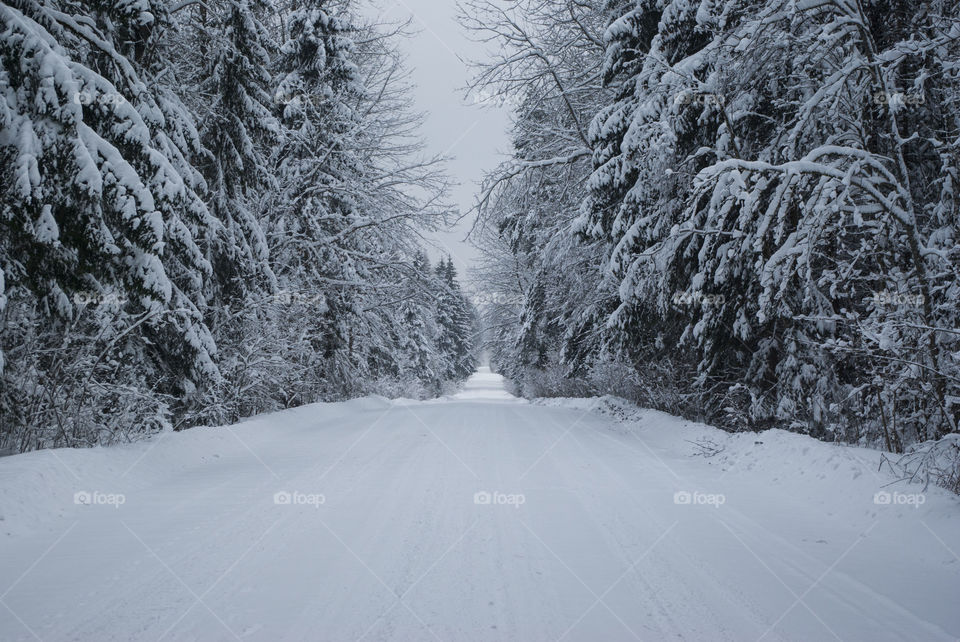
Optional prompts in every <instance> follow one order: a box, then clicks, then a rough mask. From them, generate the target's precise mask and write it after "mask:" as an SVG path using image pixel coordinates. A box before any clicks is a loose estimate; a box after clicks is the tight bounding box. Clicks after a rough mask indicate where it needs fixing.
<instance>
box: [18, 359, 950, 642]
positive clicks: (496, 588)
mask: <svg viewBox="0 0 960 642" xmlns="http://www.w3.org/2000/svg"><path fill="white" fill-rule="evenodd" d="M601 411H603V412H601ZM611 412H612V414H611ZM623 414H624V412H623V409H622V408H618V407H617V404H616V403H615V402H614V401H612V400H610V399H595V400H553V401H550V402H543V403H534V404H530V403H525V402H523V401H521V400H518V399H515V398H512V397H510V396H509V395H508V394H506V393H505V392H504V391H503V388H502V385H501V382H500V380H499V378H498V377H497V376H496V375H493V374H490V373H489V371H485V372H481V373H479V374H477V375H475V376H474V378H472V379H471V380H470V382H469V383H468V384H467V386H466V388H465V389H464V391H463V392H462V393H461V394H459V395H456V396H454V397H450V398H445V399H442V400H436V401H432V402H422V403H421V402H415V401H409V400H398V401H393V402H392V401H389V400H387V399H382V398H367V399H360V400H355V401H351V402H346V403H338V404H315V405H311V406H306V407H303V408H298V409H294V410H288V411H285V412H280V413H275V414H271V415H267V416H261V417H257V418H254V419H251V420H249V421H245V422H243V423H240V424H238V425H235V426H231V427H228V428H201V429H194V430H190V431H187V432H183V433H176V434H166V435H161V436H159V437H157V438H155V439H153V440H151V441H149V442H145V443H136V444H131V445H129V446H125V447H114V448H107V449H93V450H56V451H44V452H35V453H30V454H26V455H19V456H15V457H8V458H5V459H0V516H2V521H0V591H2V593H0V640H29V639H36V638H39V639H43V640H96V641H105V640H132V639H137V640H139V639H148V640H158V639H166V640H220V639H223V640H229V639H235V638H241V639H250V640H269V641H274V640H284V639H286V640H300V639H310V640H332V641H341V640H345V641H350V640H361V639H362V640H428V639H438V640H444V641H447V640H450V641H462V640H524V641H526V642H536V641H539V640H589V641H596V640H604V641H609V640H632V639H641V640H663V639H667V638H671V639H687V640H760V639H764V640H781V639H785V640H829V639H835V638H836V639H842V640H872V641H875V640H949V639H954V640H955V639H957V638H958V637H960V558H958V557H957V554H958V553H960V503H958V501H957V499H956V498H954V497H952V496H949V495H947V494H946V493H944V492H941V491H939V490H937V489H928V490H927V491H926V492H925V493H923V494H919V493H920V489H919V488H918V487H905V486H902V485H893V486H887V484H889V483H890V482H891V480H892V477H891V475H890V474H889V473H888V472H887V471H885V470H881V471H878V470H877V468H878V463H879V461H880V453H877V452H875V451H867V450H860V449H854V448H843V447H836V446H832V445H828V444H823V443H819V442H816V441H813V440H811V439H808V438H805V437H802V436H798V435H794V434H789V433H786V432H781V431H770V432H767V433H764V434H762V435H753V434H749V435H727V434H725V433H722V432H720V431H717V430H715V429H712V428H709V427H706V426H701V425H696V424H692V423H689V422H686V421H683V420H680V419H677V418H675V417H671V416H669V415H665V414H662V413H657V412H652V411H634V412H632V413H627V415H628V416H627V417H626V419H624V418H623V417H618V416H617V415H623ZM705 440H712V442H713V443H714V444H715V445H716V447H717V448H718V449H722V450H721V452H719V453H718V454H716V455H714V456H712V457H708V458H707V457H698V456H692V454H693V453H695V452H698V450H699V449H698V448H697V447H695V446H694V445H693V444H692V443H691V442H704V441H705ZM78 493H79V495H77V494H78ZM877 493H881V494H880V495H876V494H877ZM75 501H79V502H81V503H75ZM887 501H889V503H886V502H887ZM84 502H85V503H84Z"/></svg>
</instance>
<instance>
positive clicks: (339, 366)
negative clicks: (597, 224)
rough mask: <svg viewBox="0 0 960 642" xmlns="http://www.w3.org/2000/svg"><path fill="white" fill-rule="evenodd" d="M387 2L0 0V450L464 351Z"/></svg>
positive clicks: (415, 377) (352, 380)
mask: <svg viewBox="0 0 960 642" xmlns="http://www.w3.org/2000/svg"><path fill="white" fill-rule="evenodd" d="M403 28H404V26H403V25H390V24H377V23H376V22H375V21H372V20H368V19H365V18H363V17H362V16H361V15H359V13H358V12H357V10H356V7H353V6H351V4H350V2H349V1H348V0H299V1H293V0H204V1H202V2H201V1H197V0H182V1H175V2H167V1H165V0H4V2H0V94H2V97H0V451H5V452H22V451H27V450H32V449H37V448H44V447H56V446H85V445H93V444H103V443H109V442H114V441H118V440H127V439H132V438H134V437H136V436H139V435H144V434H151V433H154V432H157V431H160V430H165V429H170V428H175V429H179V428H183V427H189V426H192V425H197V424H208V425H209V424H225V423H230V422H234V421H236V420H237V419H239V418H241V417H244V416H248V415H251V414H254V413H257V412H262V411H268V410H275V409H280V408H285V407H289V406H292V405H298V404H303V403H309V402H313V401H318V400H336V399H343V398H347V397H351V396H356V395H360V394H366V393H383V394H390V395H394V396H395V395H405V396H414V397H423V396H429V395H436V394H439V393H440V392H442V391H443V390H444V389H445V388H446V387H448V386H449V385H451V384H453V383H455V382H457V381H458V380H461V379H463V378H464V377H465V376H467V375H468V374H469V373H470V372H472V371H473V369H474V365H475V364H474V361H475V359H474V356H473V346H472V344H473V337H474V336H475V334H476V320H475V314H474V311H473V309H472V307H471V305H470V304H469V302H468V301H467V300H466V298H465V297H464V295H463V294H462V293H461V291H460V285H459V283H458V280H457V275H456V272H455V270H454V267H453V264H452V262H451V261H449V260H442V261H441V262H440V264H439V265H437V266H436V267H433V266H431V265H430V263H429V261H428V259H427V256H426V254H425V253H424V251H423V249H422V248H421V243H420V241H421V238H422V234H423V233H424V232H425V231H428V230H430V229H433V228H434V227H435V226H436V225H439V224H442V223H443V222H444V220H445V219H446V217H447V215H448V211H449V208H448V207H447V206H446V205H445V193H446V188H447V179H446V177H445V176H444V174H443V172H442V171H441V167H440V165H439V162H440V159H432V158H427V157H425V156H424V155H423V153H422V150H421V145H420V141H419V138H418V136H419V134H418V127H419V125H420V119H419V116H418V115H417V114H415V113H413V112H412V111H411V105H410V100H409V98H408V86H407V80H406V73H405V71H404V69H403V65H402V60H401V56H400V55H399V53H398V50H397V48H396V39H397V37H398V36H400V35H402V33H401V32H402V31H403Z"/></svg>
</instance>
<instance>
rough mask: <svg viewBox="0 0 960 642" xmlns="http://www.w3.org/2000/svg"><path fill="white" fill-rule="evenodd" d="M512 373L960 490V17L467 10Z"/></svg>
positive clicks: (751, 6) (918, 6)
mask: <svg viewBox="0 0 960 642" xmlns="http://www.w3.org/2000/svg"><path fill="white" fill-rule="evenodd" d="M461 14H462V15H461V21H462V22H463V24H464V25H465V26H466V27H467V28H468V29H469V30H470V31H471V33H472V34H473V36H474V37H475V38H476V39H477V40H480V41H482V42H485V43H488V44H490V45H491V47H490V49H491V51H494V52H496V55H495V56H494V57H493V59H492V60H483V61H478V62H477V63H476V64H475V67H474V76H473V81H472V83H471V87H472V89H473V90H475V91H484V92H486V93H487V94H489V95H495V96H501V97H504V99H505V100H506V99H509V100H511V101H513V102H514V103H515V104H516V105H517V108H516V110H515V115H514V121H513V122H514V125H513V130H512V139H513V145H514V152H513V155H512V157H511V158H509V159H508V160H507V161H506V162H504V163H503V164H502V165H501V166H500V167H498V168H496V169H495V170H494V171H492V172H490V173H489V174H488V176H487V178H486V180H485V182H484V185H483V189H482V191H481V193H480V196H479V204H478V212H479V217H478V220H477V222H476V224H475V228H474V231H473V236H474V238H475V239H476V242H477V243H478V245H479V246H480V247H481V248H482V250H483V260H482V263H481V265H480V267H479V268H478V274H479V275H480V277H481V281H482V282H484V283H486V284H488V287H490V288H493V289H495V290H496V291H497V292H501V293H503V294H502V296H499V297H497V298H496V299H495V301H494V302H493V303H491V304H490V305H488V306H485V308H484V310H483V316H484V322H485V325H486V327H487V328H488V329H489V333H490V334H489V337H488V340H489V342H490V348H491V354H492V362H493V363H494V364H495V365H496V366H497V367H498V368H499V369H500V371H501V372H503V373H504V374H505V375H506V376H507V377H509V379H510V380H511V381H512V385H513V389H514V390H515V391H516V392H518V393H519V394H523V395H525V396H530V397H537V396H588V395H592V394H614V395H619V396H622V397H627V398H629V399H632V400H634V401H637V402H639V403H640V404H641V405H643V406H646V407H652V408H657V409H661V410H664V411H667V412H670V413H671V414H679V415H682V416H684V417H688V418H693V419H698V420H702V421H706V422H708V423H712V424H713V425H717V426H720V427H723V428H725V429H727V430H732V431H740V430H762V429H766V428H770V427H779V428H786V429H788V430H791V431H795V432H800V433H804V434H808V435H811V436H814V437H817V438H820V439H824V440H829V441H839V442H844V443H855V444H860V445H870V446H874V447H879V448H883V449H885V450H887V451H889V452H894V453H908V454H910V455H911V456H913V457H914V458H915V463H916V464H917V465H918V466H924V467H930V468H932V469H935V470H937V471H939V472H940V473H941V474H942V475H943V477H942V479H943V480H944V482H945V484H946V485H947V486H948V487H952V488H953V489H954V490H960V475H958V470H960V435H958V434H957V422H958V419H960V387H958V384H960V317H958V307H957V301H958V300H960V280H958V276H960V247H958V226H960V204H958V201H957V191H958V188H960V185H958V180H960V176H958V170H960V5H958V4H957V3H956V2H955V1H954V0H932V1H930V2H910V1H898V0H717V1H703V2H697V1H690V0H635V1H621V0H608V1H599V0H598V1H595V2H582V1H580V0H516V1H514V2H510V3H507V4H506V6H505V5H504V3H501V2H496V1H495V0H471V1H470V2H468V3H467V4H466V5H464V7H463V8H462V10H461Z"/></svg>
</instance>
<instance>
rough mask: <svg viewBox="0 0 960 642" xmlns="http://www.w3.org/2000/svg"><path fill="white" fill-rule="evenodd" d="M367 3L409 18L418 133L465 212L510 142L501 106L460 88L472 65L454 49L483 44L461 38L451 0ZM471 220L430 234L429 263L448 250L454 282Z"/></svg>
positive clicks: (466, 257) (465, 52)
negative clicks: (443, 166)
mask: <svg viewBox="0 0 960 642" xmlns="http://www.w3.org/2000/svg"><path fill="white" fill-rule="evenodd" d="M374 2H375V4H376V5H379V6H380V7H383V11H378V10H376V9H374V11H375V13H377V14H380V15H382V16H383V18H385V19H387V20H390V21H396V20H403V19H406V18H410V17H411V16H412V17H413V22H412V25H411V27H412V28H414V29H416V30H417V32H418V33H417V34H416V35H415V36H414V37H412V38H404V39H401V40H400V42H399V44H400V46H401V48H402V49H403V51H404V53H405V54H406V56H407V66H408V68H409V70H410V72H411V77H410V81H411V83H412V84H413V85H414V91H413V97H414V100H415V104H416V109H417V111H421V112H424V113H425V114H426V122H425V123H424V127H423V135H424V137H425V139H426V141H427V151H428V152H429V153H430V154H443V155H445V156H452V157H453V158H452V160H450V161H449V162H448V163H447V172H448V174H449V175H450V177H451V178H452V179H453V180H454V181H456V182H457V183H459V185H458V186H456V187H455V188H454V190H453V192H452V194H451V200H452V201H453V203H454V204H456V205H457V206H459V208H460V210H461V211H463V212H465V211H467V210H468V209H469V208H470V207H471V206H472V205H473V203H474V196H475V194H476V192H477V183H478V182H479V181H480V179H481V178H482V176H483V173H484V172H485V171H489V170H491V169H493V168H494V167H496V165H497V164H498V163H499V162H501V161H502V160H503V156H501V152H506V151H508V150H509V149H510V142H509V138H508V136H507V128H508V127H509V114H508V111H507V109H505V108H497V107H493V106H489V105H484V106H481V105H477V104H471V101H470V100H469V99H467V98H466V97H465V96H464V94H465V91H464V89H463V87H464V86H465V85H466V84H467V80H468V79H469V77H470V75H471V73H472V72H471V70H470V69H469V67H468V66H467V65H466V63H465V62H462V61H461V60H460V59H458V56H459V58H462V59H463V60H471V59H475V58H478V57H481V56H483V45H480V44H477V43H475V42H473V41H471V40H470V39H469V38H467V34H466V31H465V30H464V29H463V28H462V27H461V26H460V25H459V23H457V21H456V14H457V7H456V3H455V0H374ZM471 223H472V217H468V218H465V219H464V220H462V221H461V222H460V224H459V225H458V226H457V227H456V228H455V229H453V230H452V231H451V232H449V233H441V234H438V235H436V237H435V238H436V240H437V242H438V244H440V245H439V249H438V250H431V251H430V255H431V259H432V260H433V261H434V262H436V260H437V259H438V258H440V256H442V255H443V254H447V253H449V254H450V255H451V256H452V257H453V261H454V264H455V265H456V267H457V271H458V273H459V275H460V278H461V281H463V280H465V279H466V277H467V272H466V269H467V266H468V265H469V264H470V262H471V261H472V260H473V259H474V257H476V250H474V249H473V248H472V247H470V246H469V245H468V244H467V243H465V242H463V237H464V236H466V234H467V231H469V229H470V225H471Z"/></svg>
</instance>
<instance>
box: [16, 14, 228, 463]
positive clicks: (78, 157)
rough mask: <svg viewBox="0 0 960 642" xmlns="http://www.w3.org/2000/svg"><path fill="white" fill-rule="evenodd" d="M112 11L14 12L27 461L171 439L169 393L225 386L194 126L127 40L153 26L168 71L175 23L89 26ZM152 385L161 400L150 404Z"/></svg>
mask: <svg viewBox="0 0 960 642" xmlns="http://www.w3.org/2000/svg"><path fill="white" fill-rule="evenodd" d="M112 9H115V7H112V6H110V5H97V6H96V7H90V6H89V5H85V4H83V3H80V4H71V5H69V6H67V7H63V8H62V10H61V8H60V7H56V6H54V5H53V4H48V3H39V2H33V1H28V0H25V1H24V2H18V3H16V4H15V5H11V4H4V5H0V60H2V68H0V85H2V87H3V88H4V92H3V93H4V96H5V98H4V102H3V110H2V112H0V148H2V151H0V156H2V163H0V165H2V168H3V169H2V170H0V172H2V180H0V184H2V190H3V206H2V207H3V216H2V217H0V220H2V223H0V225H2V226H3V233H2V234H0V265H2V269H3V272H4V278H3V280H4V287H5V292H4V296H3V297H2V299H3V300H4V301H5V302H6V311H5V316H4V319H5V321H4V332H3V334H4V345H3V348H4V351H5V352H6V355H5V360H6V361H7V362H8V363H7V368H5V369H4V371H3V377H4V385H3V393H4V397H5V399H3V401H2V406H3V408H2V411H3V415H4V418H3V422H4V424H6V425H5V426H4V430H3V431H2V432H3V435H4V436H9V435H10V434H11V432H16V431H18V436H17V437H16V438H17V439H18V441H19V443H17V444H15V447H17V448H18V449H28V448H36V447H43V446H48V445H54V444H58V445H63V444H73V443H91V442H98V441H106V440H109V439H110V438H111V435H112V434H113V431H115V430H123V431H129V430H131V429H142V430H145V431H150V430H152V429H154V428H157V427H162V426H163V425H165V424H166V423H167V421H168V420H169V416H168V414H167V411H166V406H165V403H164V401H163V397H162V394H161V393H164V392H166V393H168V394H177V393H182V392H183V390H184V389H185V388H190V387H192V385H193V383H192V382H193V381H196V380H197V379H200V378H203V377H210V376H214V377H215V376H216V373H217V369H216V367H215V365H214V363H213V361H212V359H211V354H212V352H213V351H214V348H213V342H212V341H211V339H210V335H209V332H207V330H206V328H205V327H204V325H203V324H202V322H201V319H200V312H199V309H198V306H200V305H202V303H203V302H202V297H201V296H200V295H199V292H200V290H201V287H202V283H203V279H204V273H205V271H206V270H208V266H206V264H205V262H204V259H203V255H202V252H201V249H200V245H198V244H201V245H202V244H203V243H204V239H206V238H209V235H210V234H211V233H212V227H213V224H212V219H210V218H209V217H208V215H207V213H206V210H205V208H204V207H203V204H202V202H201V201H200V200H199V198H198V196H197V194H196V191H195V190H196V189H197V187H198V183H197V181H196V180H195V176H194V175H191V174H189V172H185V171H184V169H185V165H186V161H185V160H184V157H185V155H189V153H190V141H189V140H186V139H185V136H184V133H185V132H186V134H187V138H188V137H189V133H190V132H191V131H192V118H191V116H190V115H189V114H188V113H185V112H183V111H179V112H178V111H177V110H176V107H175V105H171V104H169V102H168V100H167V98H166V96H165V95H164V92H163V91H162V90H157V89H156V88H155V87H154V85H153V84H152V83H148V82H147V79H148V78H149V74H150V69H149V60H148V59H147V58H145V57H137V52H136V51H125V50H124V48H123V46H122V45H121V43H120V41H119V40H118V38H119V37H120V36H118V33H119V30H122V29H126V28H133V26H134V25H136V24H137V23H138V21H139V26H138V28H140V29H144V30H147V31H149V32H150V33H149V36H148V37H149V38H153V41H154V43H155V46H154V48H153V50H154V51H155V52H159V53H158V55H163V52H164V51H165V49H164V31H163V24H162V18H163V15H164V14H163V12H162V11H157V14H156V16H151V17H149V18H148V17H147V16H146V14H147V13H149V12H141V13H137V12H136V11H127V12H124V11H119V10H118V11H116V12H115V15H114V16H113V18H114V19H115V23H111V24H114V25H115V27H116V30H111V29H107V28H105V24H106V23H105V22H104V21H98V20H94V19H91V18H90V15H91V14H92V15H93V16H97V17H99V16H102V15H103V14H102V13H100V12H104V11H110V10H112ZM125 53H126V54H129V55H130V56H131V57H128V56H127V55H125ZM171 112H176V114H175V116H174V115H173V114H172V113H171ZM178 118H179V120H178ZM54 345H55V346H57V350H56V352H55V354H56V356H55V357H54V358H52V359H50V358H42V359H40V355H42V354H44V353H45V351H47V350H48V349H49V348H50V347H51V346H54ZM11 347H13V352H10V348H11ZM38 359H39V360H38ZM48 377H49V378H48ZM146 381H150V382H151V383H150V384H149V385H150V386H151V387H152V388H153V390H154V391H155V392H154V395H153V396H152V397H151V396H143V395H139V394H137V392H136V391H137V390H138V389H139V388H141V387H142V386H143V385H145V382H146ZM30 390H32V391H34V392H33V393H30V392H28V391H30ZM34 394H36V395H39V396H37V398H36V403H29V404H28V403H25V399H27V398H29V397H31V396H33V395H34ZM7 395H9V396H7ZM68 410H69V412H68ZM24 413H26V414H24ZM8 422H9V423H8ZM11 425H12V426H13V428H10V430H7V428H9V427H10V426H11ZM50 426H55V427H56V428H55V429H54V430H50V429H49V428H50ZM132 426H135V427H137V428H132ZM104 433H105V434H104ZM114 436H116V435H114Z"/></svg>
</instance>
